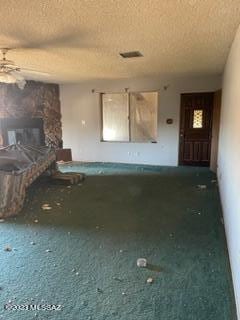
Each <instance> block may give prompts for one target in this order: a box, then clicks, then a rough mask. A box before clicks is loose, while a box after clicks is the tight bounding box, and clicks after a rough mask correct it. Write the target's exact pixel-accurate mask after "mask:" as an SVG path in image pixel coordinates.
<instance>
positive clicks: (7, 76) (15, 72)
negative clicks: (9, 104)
mask: <svg viewBox="0 0 240 320" xmlns="http://www.w3.org/2000/svg"><path fill="white" fill-rule="evenodd" d="M9 50H11V49H10V48H0V52H1V53H2V59H0V82H2V83H15V84H16V85H17V86H18V87H19V88H20V89H24V86H25V84H26V80H25V79H24V76H23V75H22V74H21V72H24V73H32V74H39V75H48V73H45V72H38V71H35V70H31V69H26V68H20V67H18V66H17V65H16V64H15V63H14V61H12V60H8V59H7V58H6V54H7V52H8V51H9Z"/></svg>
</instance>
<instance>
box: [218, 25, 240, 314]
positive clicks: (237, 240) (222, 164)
mask: <svg viewBox="0 0 240 320" xmlns="http://www.w3.org/2000/svg"><path fill="white" fill-rule="evenodd" d="M218 179H219V185H220V193H221V200H222V207H223V211H224V220H225V228H226V234H227V240H228V248H229V255H230V261H231V267H232V274H233V282H234V289H235V295H236V301H237V308H238V318H239V319H240V29H239V30H238V32H237V34H236V37H235V40H234V42H233V45H232V48H231V51H230V54H229V57H228V61H227V64H226V67H225V71H224V79H223V97H222V112H221V123H220V140H219V153H218Z"/></svg>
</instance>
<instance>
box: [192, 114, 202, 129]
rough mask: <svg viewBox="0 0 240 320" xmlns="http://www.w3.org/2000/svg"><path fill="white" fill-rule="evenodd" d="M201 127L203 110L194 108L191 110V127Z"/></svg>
mask: <svg viewBox="0 0 240 320" xmlns="http://www.w3.org/2000/svg"><path fill="white" fill-rule="evenodd" d="M202 127H203V110H194V112H193V128H194V129H201V128H202Z"/></svg>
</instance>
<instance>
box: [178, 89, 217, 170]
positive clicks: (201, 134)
mask: <svg viewBox="0 0 240 320" xmlns="http://www.w3.org/2000/svg"><path fill="white" fill-rule="evenodd" d="M213 98H214V93H213V92H207V93H184V94H182V95H181V119H180V144H179V164H180V165H193V166H194V165H195V166H209V164H210V155H211V134H212V112H213Z"/></svg>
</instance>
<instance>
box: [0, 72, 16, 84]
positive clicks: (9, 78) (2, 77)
mask: <svg viewBox="0 0 240 320" xmlns="http://www.w3.org/2000/svg"><path fill="white" fill-rule="evenodd" d="M0 82H3V83H16V82H17V79H16V78H15V77H14V76H13V75H12V74H11V73H6V72H0Z"/></svg>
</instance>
